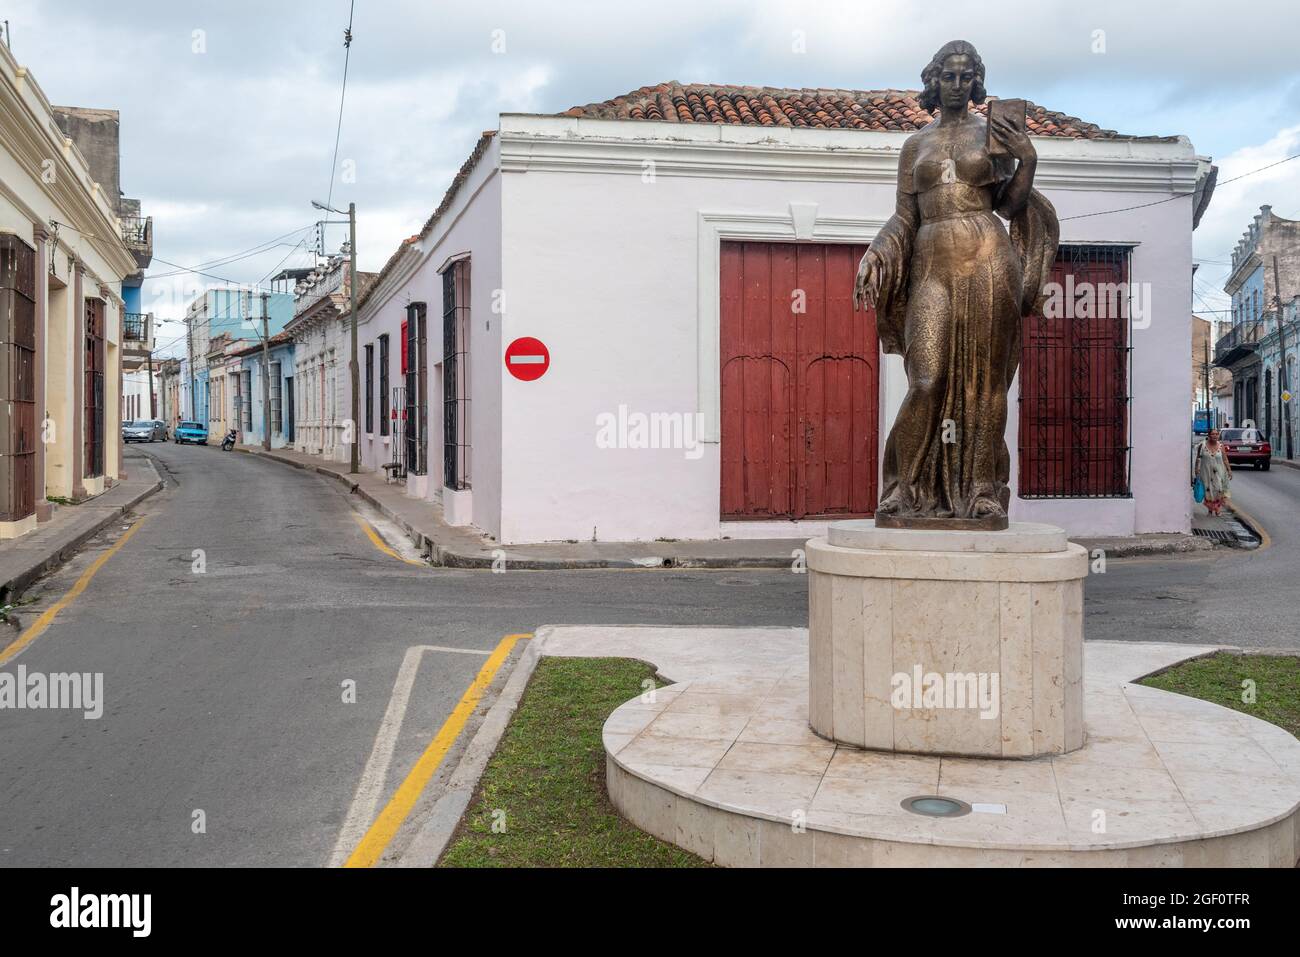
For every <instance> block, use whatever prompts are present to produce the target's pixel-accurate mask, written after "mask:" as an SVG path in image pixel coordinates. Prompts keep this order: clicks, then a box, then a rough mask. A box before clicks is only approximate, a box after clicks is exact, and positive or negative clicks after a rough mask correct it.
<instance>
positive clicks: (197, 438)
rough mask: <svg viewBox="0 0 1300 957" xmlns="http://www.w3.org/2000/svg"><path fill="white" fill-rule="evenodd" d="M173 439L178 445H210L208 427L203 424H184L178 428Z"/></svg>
mask: <svg viewBox="0 0 1300 957" xmlns="http://www.w3.org/2000/svg"><path fill="white" fill-rule="evenodd" d="M172 438H173V439H174V440H175V441H176V443H177V444H178V445H184V444H185V443H186V442H193V443H194V444H195V445H207V444H208V427H207V426H206V425H204V424H203V423H202V422H182V423H181V424H180V425H178V426H176V432H175V433H174V434H173V436H172Z"/></svg>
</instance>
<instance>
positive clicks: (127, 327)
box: [122, 312, 153, 357]
mask: <svg viewBox="0 0 1300 957" xmlns="http://www.w3.org/2000/svg"><path fill="white" fill-rule="evenodd" d="M152 350H153V313H150V312H124V313H122V352H123V355H124V356H139V357H145V356H147V355H148V354H149V353H150V352H151V351H152Z"/></svg>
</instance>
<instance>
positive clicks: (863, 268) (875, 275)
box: [853, 249, 880, 311]
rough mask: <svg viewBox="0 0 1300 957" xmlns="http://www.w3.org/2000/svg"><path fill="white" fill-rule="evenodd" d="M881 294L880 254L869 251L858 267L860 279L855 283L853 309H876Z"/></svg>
mask: <svg viewBox="0 0 1300 957" xmlns="http://www.w3.org/2000/svg"><path fill="white" fill-rule="evenodd" d="M879 294H880V254H879V253H877V252H876V251H875V250H874V249H868V250H867V251H866V254H865V255H863V257H862V262H861V263H860V264H859V265H858V277H857V279H855V280H854V281H853V309H854V311H857V310H858V309H866V308H870V307H874V306H875V304H876V298H877V297H878V296H879Z"/></svg>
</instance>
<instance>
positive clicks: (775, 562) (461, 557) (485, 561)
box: [237, 447, 1300, 571]
mask: <svg viewBox="0 0 1300 957" xmlns="http://www.w3.org/2000/svg"><path fill="white" fill-rule="evenodd" d="M237 451H240V452H245V453H249V454H252V455H257V456H260V457H261V458H265V459H271V460H272V461H275V462H279V463H280V464H282V465H288V466H291V467H292V468H296V469H302V470H303V471H308V472H316V473H317V474H319V475H323V476H325V477H326V478H330V479H333V480H334V481H336V482H338V483H339V484H340V485H342V486H343V487H344V488H346V489H347V490H348V491H349V492H350V493H352V494H354V495H356V496H357V497H358V498H360V499H361V500H362V501H364V502H365V503H366V504H368V505H370V506H371V507H372V508H374V509H375V510H376V511H378V512H379V513H380V514H381V515H383V516H384V518H386V519H388V520H389V521H390V522H392V523H393V524H394V525H396V526H397V527H398V528H400V529H401V530H402V531H403V532H405V533H406V537H407V538H408V539H410V541H411V543H412V544H413V545H414V546H415V548H416V550H417V551H418V552H419V553H420V554H422V555H424V556H426V557H427V558H428V559H429V561H430V563H431V564H432V565H433V566H435V567H438V568H456V569H465V570H478V569H490V568H492V567H493V566H494V565H495V564H496V562H497V561H498V557H497V555H496V554H494V553H495V552H501V553H502V558H501V560H503V561H504V562H505V564H506V567H507V568H509V569H511V570H513V571H584V570H597V569H611V568H612V569H641V570H657V569H660V570H661V569H683V568H705V569H788V568H789V567H790V558H789V557H788V556H785V555H772V556H763V557H757V558H753V557H751V558H746V557H743V556H737V557H734V558H730V557H722V556H705V557H693V556H689V555H688V556H678V555H646V556H643V557H641V558H529V557H515V558H512V557H510V554H509V551H510V550H509V548H507V547H505V546H497V547H496V548H493V549H490V550H489V551H488V553H487V554H483V553H482V552H477V551H475V552H470V551H466V550H465V549H464V547H463V546H460V545H443V544H440V543H439V542H438V541H437V540H435V539H433V538H430V537H429V536H428V535H426V534H425V533H424V532H422V531H421V530H420V529H418V528H416V527H414V526H413V525H411V524H410V522H408V521H407V520H406V519H404V518H402V517H401V515H399V514H398V513H397V512H396V511H394V510H392V509H390V508H388V506H386V505H385V504H384V503H383V502H382V501H380V500H379V499H377V498H376V497H375V496H373V495H371V494H370V493H369V492H368V491H366V490H365V489H364V488H362V487H361V485H360V484H359V483H358V482H355V481H353V480H352V477H351V476H350V475H349V474H348V473H346V472H338V471H335V470H334V469H332V468H330V467H329V466H328V465H316V464H308V463H305V462H297V461H295V460H293V459H290V458H286V457H284V456H281V455H276V454H275V453H274V452H266V451H263V450H262V449H260V448H258V449H252V448H243V447H240V448H237ZM1297 467H1298V468H1300V466H1297ZM1070 541H1076V540H1075V539H1070ZM1085 547H1089V548H1090V547H1091V546H1088V545H1085ZM1213 547H1214V546H1213V545H1211V544H1210V543H1209V542H1208V541H1207V540H1203V539H1198V538H1196V537H1195V536H1192V535H1188V536H1185V537H1184V538H1182V539H1179V540H1177V541H1170V542H1155V543H1152V542H1144V541H1134V542H1131V543H1124V544H1122V545H1120V546H1119V547H1113V546H1112V547H1111V548H1108V549H1107V550H1106V554H1107V557H1109V558H1132V557H1136V556H1146V555H1186V554H1197V553H1200V552H1204V551H1210V550H1212V549H1213Z"/></svg>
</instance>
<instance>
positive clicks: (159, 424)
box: [154, 419, 171, 442]
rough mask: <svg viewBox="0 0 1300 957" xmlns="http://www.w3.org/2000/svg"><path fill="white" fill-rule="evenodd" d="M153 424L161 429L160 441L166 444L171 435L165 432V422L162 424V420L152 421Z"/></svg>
mask: <svg viewBox="0 0 1300 957" xmlns="http://www.w3.org/2000/svg"><path fill="white" fill-rule="evenodd" d="M154 423H155V424H156V425H157V426H158V428H160V429H162V440H163V441H164V442H166V441H167V440H168V439H170V438H171V433H170V432H168V431H167V423H166V422H164V421H163V420H162V419H154Z"/></svg>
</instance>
